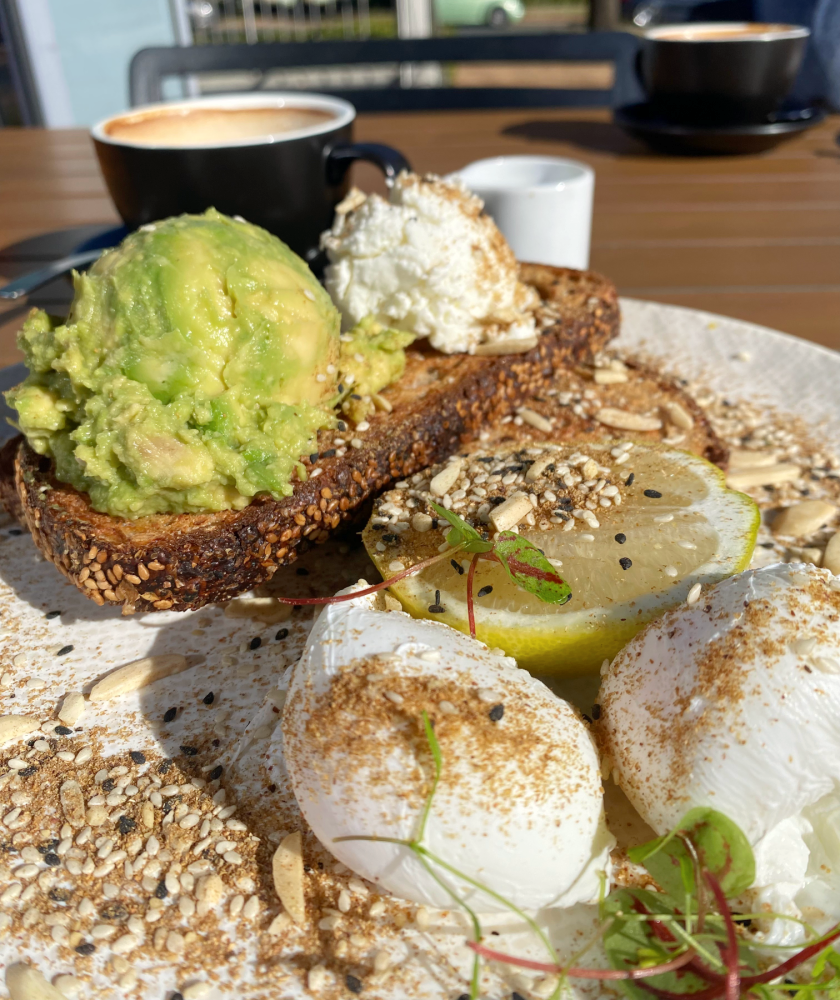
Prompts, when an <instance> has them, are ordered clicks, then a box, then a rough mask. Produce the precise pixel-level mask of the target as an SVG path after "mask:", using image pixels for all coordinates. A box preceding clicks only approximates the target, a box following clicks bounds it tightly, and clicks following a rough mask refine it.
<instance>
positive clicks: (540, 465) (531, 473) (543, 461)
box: [525, 452, 557, 483]
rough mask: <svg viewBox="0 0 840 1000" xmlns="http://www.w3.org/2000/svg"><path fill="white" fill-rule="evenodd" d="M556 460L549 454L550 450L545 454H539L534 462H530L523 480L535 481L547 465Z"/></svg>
mask: <svg viewBox="0 0 840 1000" xmlns="http://www.w3.org/2000/svg"><path fill="white" fill-rule="evenodd" d="M556 461H557V459H556V458H555V456H554V455H552V454H551V452H547V453H546V454H545V455H540V457H539V458H538V459H537V460H536V461H535V462H532V463H531V465H530V468H529V469H528V471H527V472H526V473H525V482H526V483H535V482H536V481H537V480H538V479H539V478H540V476H541V475H542V474H543V473H544V472H545V470H546V469H547V468H548V467H549V465H552V464H553V463H555V462H556Z"/></svg>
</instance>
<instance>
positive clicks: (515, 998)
mask: <svg viewBox="0 0 840 1000" xmlns="http://www.w3.org/2000/svg"><path fill="white" fill-rule="evenodd" d="M510 1000H525V997H523V996H522V994H521V993H517V992H516V991H514V992H513V993H511V995H510Z"/></svg>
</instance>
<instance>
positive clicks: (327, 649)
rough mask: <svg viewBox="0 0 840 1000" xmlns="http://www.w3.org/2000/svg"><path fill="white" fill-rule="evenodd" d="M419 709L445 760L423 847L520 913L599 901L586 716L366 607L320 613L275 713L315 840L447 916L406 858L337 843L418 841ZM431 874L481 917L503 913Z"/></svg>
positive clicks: (599, 857) (435, 889) (598, 805)
mask: <svg viewBox="0 0 840 1000" xmlns="http://www.w3.org/2000/svg"><path fill="white" fill-rule="evenodd" d="M424 711H425V712H426V713H427V714H428V717H429V719H430V720H431V722H432V723H433V725H434V731H435V734H436V736H437V739H438V741H439V744H440V749H441V754H442V760H443V766H442V772H441V778H440V784H439V786H438V788H437V791H436V793H435V795H434V797H433V800H432V807H431V811H430V813H429V816H428V820H427V823H426V828H425V836H424V838H423V841H422V843H423V844H424V845H425V846H426V847H427V848H428V849H429V850H430V851H431V852H433V853H434V854H436V855H437V856H438V857H440V858H441V859H443V860H444V861H445V862H446V863H447V864H449V865H451V866H453V867H454V868H455V869H458V871H459V872H461V873H463V874H464V875H466V876H468V877H469V878H471V879H473V880H475V881H476V882H478V883H480V884H481V885H482V886H484V887H486V888H488V889H491V890H493V891H494V892H496V893H499V894H500V895H502V896H503V897H505V899H507V900H509V901H510V902H512V903H514V904H515V905H517V906H519V907H521V908H524V909H537V908H541V907H546V906H571V905H572V904H574V903H578V902H584V901H587V902H588V901H594V900H595V899H597V896H598V890H599V885H600V878H601V873H602V872H603V871H605V870H607V869H608V868H609V864H610V862H609V855H610V849H611V847H612V846H613V843H614V841H613V838H612V836H611V835H610V834H609V832H608V831H607V828H606V825H605V822H604V808H603V792H602V787H601V777H600V768H599V761H598V757H597V754H596V751H595V747H594V744H593V741H592V738H591V736H590V734H589V732H588V730H587V728H586V726H585V724H584V723H583V721H582V719H581V718H580V716H579V715H578V714H577V712H576V711H575V710H574V709H573V708H572V707H571V706H570V705H569V704H567V703H566V702H565V701H562V700H560V699H559V698H557V697H555V696H554V695H553V694H552V693H551V692H550V691H549V690H548V688H547V687H545V685H544V684H542V683H541V682H540V681H538V680H536V679H535V678H533V677H531V676H530V675H529V674H528V673H526V672H525V671H524V670H519V669H518V668H517V667H516V665H515V663H514V661H513V660H511V659H509V658H507V657H505V656H503V655H501V654H497V653H495V652H491V651H490V650H488V649H487V647H486V646H484V645H483V644H481V643H478V642H476V641H475V640H472V639H470V638H469V637H467V636H464V635H462V634H461V633H460V632H456V631H455V630H454V629H451V628H449V627H448V626H446V625H443V624H439V623H437V622H428V621H416V620H414V619H412V618H410V617H409V616H408V615H407V614H405V613H403V612H401V611H387V612H386V611H378V610H376V608H375V604H374V598H373V597H360V598H357V599H355V600H353V601H351V602H347V603H343V604H334V605H329V606H327V607H326V608H325V609H324V611H323V612H322V613H321V616H320V618H319V619H318V621H317V622H316V624H315V626H314V627H313V629H312V632H311V634H310V637H309V641H308V644H307V647H306V650H305V651H304V654H303V656H302V657H301V659H300V661H299V662H298V663H297V665H296V666H295V667H294V670H293V673H292V678H291V682H290V686H289V693H288V697H287V700H286V705H285V709H284V713H283V743H284V754H285V761H286V766H287V768H288V772H289V776H290V778H291V784H292V788H293V790H294V793H295V796H296V798H297V801H298V804H299V806H300V809H301V811H302V813H303V815H304V817H305V819H306V821H307V822H308V823H309V825H310V826H311V828H312V830H313V832H314V833H315V835H316V836H317V837H318V839H319V840H320V841H321V843H322V844H323V845H324V846H325V847H326V848H327V849H328V850H329V851H331V852H332V853H333V854H334V855H335V857H336V858H338V859H339V861H341V862H343V863H344V864H346V865H347V866H348V867H349V868H351V869H352V870H353V871H354V872H356V873H357V874H359V875H361V876H363V877H364V878H367V879H370V880H371V881H373V882H375V883H377V884H378V885H379V886H381V887H382V888H384V889H387V890H389V891H390V892H391V893H393V894H394V895H396V896H399V897H402V898H404V899H410V900H413V901H415V902H417V903H421V904H428V905H431V906H437V907H451V906H452V898H451V897H450V896H449V895H448V893H447V891H446V890H445V889H444V888H443V887H442V886H441V884H440V883H439V882H437V881H436V880H435V878H433V877H432V875H430V874H429V872H428V871H427V870H426V869H425V868H424V867H423V865H422V864H421V862H420V861H419V860H418V858H417V857H416V856H415V854H414V853H412V851H411V850H409V849H408V848H406V847H403V846H400V845H398V844H391V843H383V842H382V841H381V840H380V841H378V842H375V843H374V842H370V841H338V842H337V840H336V838H339V837H347V836H358V835H362V836H364V835H367V836H374V835H375V836H378V837H392V838H399V839H412V838H414V837H416V836H417V833H418V829H419V824H420V821H421V815H422V813H423V810H424V805H425V803H426V800H427V796H428V794H429V791H430V789H431V787H432V780H433V777H434V761H433V757H432V753H431V750H430V746H429V742H428V740H427V738H426V734H425V731H424V724H423V719H422V713H423V712H424ZM430 864H431V866H432V868H433V870H434V872H435V874H436V875H437V876H439V877H440V878H442V879H443V880H444V881H445V882H447V883H448V884H449V885H451V886H452V887H453V889H454V891H455V892H456V893H458V895H459V897H460V898H462V899H464V900H468V901H469V903H470V905H471V906H473V907H474V908H475V909H476V910H478V911H480V912H487V913H491V912H498V911H503V910H504V909H505V907H504V905H503V904H502V903H500V902H499V901H498V900H497V899H494V898H492V897H491V896H489V895H488V894H487V893H485V892H483V891H481V890H480V889H478V888H476V887H475V886H474V885H470V884H469V883H468V882H467V881H466V880H464V879H460V878H458V876H456V875H455V874H453V873H452V872H451V871H446V870H444V869H443V868H442V867H439V866H436V865H435V864H434V863H433V862H430Z"/></svg>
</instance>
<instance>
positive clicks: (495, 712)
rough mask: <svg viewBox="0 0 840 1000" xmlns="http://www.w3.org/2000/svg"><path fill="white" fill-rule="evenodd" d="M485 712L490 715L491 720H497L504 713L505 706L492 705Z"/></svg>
mask: <svg viewBox="0 0 840 1000" xmlns="http://www.w3.org/2000/svg"><path fill="white" fill-rule="evenodd" d="M487 714H488V715H489V716H490V721H491V722H499V721H500V720H501V718H502V716H503V715H504V714H505V706H504V705H502V704H499V705H494V706H493V707H492V708H491V709H490V711H489V712H488V713H487Z"/></svg>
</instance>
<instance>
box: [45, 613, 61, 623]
mask: <svg viewBox="0 0 840 1000" xmlns="http://www.w3.org/2000/svg"><path fill="white" fill-rule="evenodd" d="M60 614H61V612H60V611H48V612H47V613H46V614H45V615H44V617H45V618H46V619H47V621H48V622H51V621H52V620H53V618H58V617H59V615H60Z"/></svg>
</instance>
